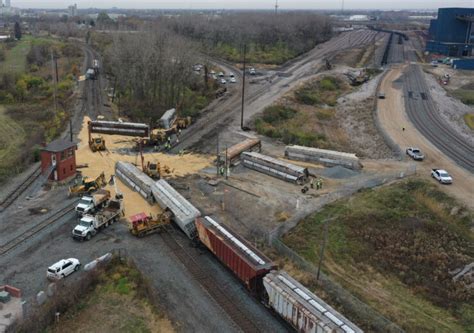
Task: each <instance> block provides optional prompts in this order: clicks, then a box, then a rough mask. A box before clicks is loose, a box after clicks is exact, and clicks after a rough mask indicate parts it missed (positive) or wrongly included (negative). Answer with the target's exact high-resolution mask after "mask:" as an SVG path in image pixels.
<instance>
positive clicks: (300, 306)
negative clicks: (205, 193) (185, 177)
mask: <svg viewBox="0 0 474 333" xmlns="http://www.w3.org/2000/svg"><path fill="white" fill-rule="evenodd" d="M195 223H196V229H197V233H198V237H199V240H200V241H201V243H202V244H203V245H204V246H205V247H206V248H208V249H209V250H210V251H211V252H212V253H213V254H214V255H215V256H216V257H217V258H218V259H219V260H220V261H221V262H222V263H223V264H224V265H225V266H227V268H229V269H230V270H231V271H232V272H233V273H234V274H235V275H236V277H237V278H238V279H239V280H240V281H241V282H242V283H243V284H244V285H245V286H246V287H247V289H248V290H249V291H250V292H251V293H252V294H253V295H255V296H256V297H257V298H258V299H259V300H261V301H262V302H263V303H264V304H265V305H266V306H268V307H270V308H271V309H272V310H273V311H275V312H276V313H277V314H278V315H280V316H281V317H282V318H283V319H284V320H285V321H287V322H288V323H289V324H291V325H292V326H293V327H294V328H295V329H296V330H297V331H298V332H304V333H323V332H327V333H362V332H363V331H362V330H361V329H360V328H358V327H357V326H356V325H354V324H353V323H351V322H350V321H349V320H348V319H346V318H345V317H344V316H342V315H341V314H340V313H339V312H337V311H336V310H334V309H333V308H332V307H331V306H329V305H328V304H327V303H325V302H324V301H322V300H321V299H320V298H319V297H317V296H316V295H314V294H313V293H312V292H311V291H309V290H308V289H307V288H305V287H304V286H303V285H302V284H300V283H299V282H298V281H296V280H295V279H293V278H292V277H291V276H290V275H288V273H286V272H285V271H283V270H280V271H278V270H276V269H277V266H276V265H275V264H274V263H273V262H272V261H271V260H270V259H269V258H268V257H267V256H265V255H264V254H263V253H261V252H260V251H259V250H257V249H256V248H254V247H253V246H252V245H251V244H249V243H248V242H247V241H246V240H245V239H243V238H242V237H240V236H239V235H238V234H236V233H235V232H234V231H232V230H231V229H230V228H229V227H227V226H224V225H222V224H220V223H219V222H217V221H216V220H215V219H213V218H211V217H209V216H205V217H204V218H197V219H196V222H195Z"/></svg>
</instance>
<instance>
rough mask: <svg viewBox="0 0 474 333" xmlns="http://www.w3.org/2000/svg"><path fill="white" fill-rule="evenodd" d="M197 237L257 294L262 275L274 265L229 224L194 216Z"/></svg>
mask: <svg viewBox="0 0 474 333" xmlns="http://www.w3.org/2000/svg"><path fill="white" fill-rule="evenodd" d="M196 228H197V232H198V236H199V240H200V241H201V243H202V244H204V245H205V246H206V247H207V248H208V249H209V250H210V251H211V252H212V253H213V254H214V255H215V256H216V257H217V258H219V260H220V261H221V262H222V263H223V264H224V265H226V266H227V267H228V268H229V269H230V270H232V272H234V274H235V275H236V276H237V277H238V278H239V280H240V281H242V283H244V284H245V286H246V287H247V289H249V290H250V291H251V292H252V293H254V294H256V295H260V294H261V292H262V290H263V283H262V279H263V277H264V276H265V275H266V274H267V273H268V272H270V271H271V270H272V269H275V268H276V265H275V264H274V263H273V262H272V261H271V260H270V259H269V258H267V257H266V256H265V255H264V254H263V253H261V252H260V251H258V250H257V249H256V248H254V247H253V246H252V245H250V244H249V243H248V242H247V241H246V240H244V239H243V238H242V237H240V236H239V235H237V233H235V232H234V231H232V230H231V229H230V228H229V227H227V226H224V225H222V224H220V223H218V222H217V221H216V220H214V219H213V218H211V217H209V216H205V217H204V218H197V219H196Z"/></svg>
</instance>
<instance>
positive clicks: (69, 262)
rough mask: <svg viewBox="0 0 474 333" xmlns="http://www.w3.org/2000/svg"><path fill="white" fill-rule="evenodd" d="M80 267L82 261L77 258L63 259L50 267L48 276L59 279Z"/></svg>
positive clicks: (51, 278)
mask: <svg viewBox="0 0 474 333" xmlns="http://www.w3.org/2000/svg"><path fill="white" fill-rule="evenodd" d="M80 267H81V263H80V262H79V260H77V259H75V258H69V259H62V260H59V261H58V262H57V263H55V264H54V265H52V266H50V267H49V268H48V271H47V272H46V277H47V278H48V279H50V280H59V279H62V278H65V277H66V276H68V275H70V274H72V273H74V272H75V271H78V270H79V268H80Z"/></svg>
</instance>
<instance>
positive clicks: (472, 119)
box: [464, 113, 474, 130]
mask: <svg viewBox="0 0 474 333" xmlns="http://www.w3.org/2000/svg"><path fill="white" fill-rule="evenodd" d="M464 121H465V122H466V125H467V126H469V128H470V129H472V130H474V113H466V114H465V115H464Z"/></svg>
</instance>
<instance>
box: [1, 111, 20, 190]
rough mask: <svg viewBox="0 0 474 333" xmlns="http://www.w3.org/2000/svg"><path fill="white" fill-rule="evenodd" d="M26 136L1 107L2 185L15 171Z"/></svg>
mask: <svg viewBox="0 0 474 333" xmlns="http://www.w3.org/2000/svg"><path fill="white" fill-rule="evenodd" d="M25 136H26V134H25V131H24V130H23V128H22V127H21V126H20V125H19V124H18V123H16V122H15V121H14V120H12V119H11V118H10V117H9V116H7V115H6V114H5V109H4V107H3V106H1V105H0V183H1V182H2V180H4V179H5V178H6V177H8V176H9V175H10V174H11V173H12V172H14V171H15V168H16V166H17V165H18V164H17V162H18V160H17V158H18V155H19V154H20V150H21V147H22V144H23V143H24V138H25Z"/></svg>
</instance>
